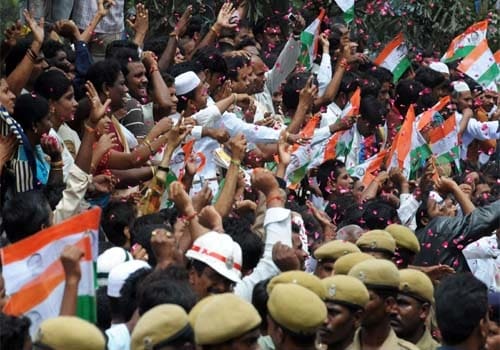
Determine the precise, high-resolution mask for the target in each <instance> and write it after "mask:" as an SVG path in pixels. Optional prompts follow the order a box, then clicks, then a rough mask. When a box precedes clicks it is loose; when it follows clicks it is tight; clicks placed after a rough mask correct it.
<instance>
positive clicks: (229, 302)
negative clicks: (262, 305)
mask: <svg viewBox="0 0 500 350" xmlns="http://www.w3.org/2000/svg"><path fill="white" fill-rule="evenodd" d="M204 304H205V305H204V306H202V307H201V309H200V310H198V311H197V313H198V315H197V316H195V318H194V335H195V340H196V344H198V345H199V348H200V349H203V350H209V349H210V350H231V349H256V348H257V346H258V345H257V340H258V338H259V335H260V329H259V326H260V324H261V322H262V320H261V318H260V316H259V313H258V312H257V310H256V309H255V307H254V306H253V305H252V304H250V303H249V302H247V301H245V300H244V299H242V298H240V297H238V296H236V295H234V294H232V293H224V294H218V295H214V296H212V297H210V300H208V301H206V302H205V303H204Z"/></svg>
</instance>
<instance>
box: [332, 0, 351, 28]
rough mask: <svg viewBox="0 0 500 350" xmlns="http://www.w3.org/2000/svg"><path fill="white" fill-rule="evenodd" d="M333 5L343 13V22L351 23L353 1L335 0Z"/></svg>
mask: <svg viewBox="0 0 500 350" xmlns="http://www.w3.org/2000/svg"><path fill="white" fill-rule="evenodd" d="M335 3H336V4H337V6H338V7H340V9H341V10H342V12H344V21H345V22H346V23H347V24H349V23H351V22H352V20H353V19H354V0H335Z"/></svg>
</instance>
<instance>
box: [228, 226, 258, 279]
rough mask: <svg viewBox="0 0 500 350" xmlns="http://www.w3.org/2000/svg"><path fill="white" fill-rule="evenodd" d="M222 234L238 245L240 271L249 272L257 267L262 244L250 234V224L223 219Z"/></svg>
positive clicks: (255, 236)
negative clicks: (224, 233) (239, 249)
mask: <svg viewBox="0 0 500 350" xmlns="http://www.w3.org/2000/svg"><path fill="white" fill-rule="evenodd" d="M223 224H224V232H226V233H227V234H228V235H230V236H231V237H232V238H233V240H234V241H235V242H236V243H238V244H239V245H240V247H241V251H242V252H243V264H242V271H243V272H246V271H250V270H252V269H254V268H255V266H257V263H258V262H259V260H260V258H261V257H262V254H263V253H264V242H262V239H260V237H259V236H257V235H256V234H255V233H253V232H252V227H251V224H250V223H248V222H245V221H242V220H241V219H237V218H229V217H228V218H224V221H223Z"/></svg>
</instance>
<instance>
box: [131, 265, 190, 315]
mask: <svg viewBox="0 0 500 350" xmlns="http://www.w3.org/2000/svg"><path fill="white" fill-rule="evenodd" d="M138 296H139V304H138V307H139V315H143V314H144V313H145V312H147V311H148V310H151V309H152V308H153V307H155V306H157V305H161V304H175V305H179V306H181V307H182V308H183V309H184V310H185V311H186V312H188V313H189V311H191V309H192V308H193V306H194V305H195V304H196V294H195V293H194V291H193V289H192V288H191V285H190V284H189V282H188V280H187V279H182V280H180V279H175V278H172V277H171V276H170V273H169V272H168V271H165V270H156V271H154V272H153V273H151V275H149V276H148V277H147V278H146V279H144V281H143V283H142V284H141V287H140V289H139V295H138Z"/></svg>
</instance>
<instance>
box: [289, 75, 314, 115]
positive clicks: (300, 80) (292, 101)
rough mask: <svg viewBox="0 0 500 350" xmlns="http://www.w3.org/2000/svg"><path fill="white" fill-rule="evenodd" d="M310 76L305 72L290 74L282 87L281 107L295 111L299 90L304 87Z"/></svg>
mask: <svg viewBox="0 0 500 350" xmlns="http://www.w3.org/2000/svg"><path fill="white" fill-rule="evenodd" d="M310 76H311V75H310V74H309V73H306V72H302V73H295V74H292V75H291V76H290V77H289V78H288V79H287V80H286V82H285V85H284V86H283V105H284V106H285V108H286V109H288V110H294V109H297V106H298V105H299V95H300V90H302V89H303V88H304V86H306V83H307V80H308V79H309V77H310Z"/></svg>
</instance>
